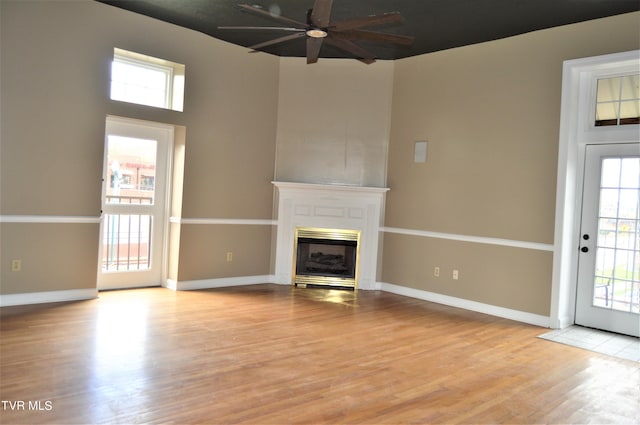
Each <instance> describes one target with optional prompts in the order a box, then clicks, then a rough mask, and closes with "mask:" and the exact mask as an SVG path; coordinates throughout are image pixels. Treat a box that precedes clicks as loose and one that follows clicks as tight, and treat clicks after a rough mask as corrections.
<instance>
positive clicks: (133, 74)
mask: <svg viewBox="0 0 640 425" xmlns="http://www.w3.org/2000/svg"><path fill="white" fill-rule="evenodd" d="M184 70H185V67H184V65H182V64H178V63H175V62H171V61H167V60H164V59H159V58H154V57H151V56H146V55H141V54H139V53H135V52H129V51H127V50H122V49H118V48H116V49H114V51H113V63H112V65H111V99H113V100H119V101H123V102H130V103H137V104H139V105H147V106H154V107H156V108H164V109H173V110H175V111H182V109H183V98H184Z"/></svg>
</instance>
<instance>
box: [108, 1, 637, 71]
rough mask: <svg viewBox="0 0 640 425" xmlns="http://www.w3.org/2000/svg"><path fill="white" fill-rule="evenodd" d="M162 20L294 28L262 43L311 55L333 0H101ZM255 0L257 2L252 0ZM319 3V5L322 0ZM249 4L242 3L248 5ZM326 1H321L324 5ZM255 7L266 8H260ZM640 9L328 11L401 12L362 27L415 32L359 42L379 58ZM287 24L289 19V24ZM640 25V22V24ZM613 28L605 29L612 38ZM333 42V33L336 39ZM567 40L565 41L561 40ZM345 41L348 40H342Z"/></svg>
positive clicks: (420, 6)
mask: <svg viewBox="0 0 640 425" xmlns="http://www.w3.org/2000/svg"><path fill="white" fill-rule="evenodd" d="M97 1H100V2H102V3H106V4H109V5H112V6H116V7H119V8H122V9H126V10H129V11H132V12H136V13H140V14H143V15H146V16H149V17H152V18H156V19H159V20H162V21H166V22H170V23H173V24H176V25H179V26H182V27H185V28H190V29H192V30H195V31H199V32H202V33H204V34H207V35H209V36H211V37H214V38H217V39H220V40H224V41H227V42H230V43H233V44H237V45H239V46H244V47H249V46H255V45H259V44H262V43H265V42H267V41H269V40H273V39H276V38H280V37H283V36H287V35H291V37H289V39H288V40H286V41H282V42H279V43H274V44H270V45H267V46H264V47H260V48H259V50H261V51H264V52H267V53H271V54H274V55H277V56H284V57H305V56H307V43H308V42H307V43H305V39H307V38H309V37H306V36H305V33H304V30H305V29H308V28H309V25H303V26H302V27H304V26H306V28H302V29H303V31H302V32H301V33H299V35H300V36H299V37H296V36H295V35H293V34H294V33H293V32H292V31H295V30H294V29H293V28H290V27H295V28H299V27H301V26H300V25H295V23H291V22H287V20H286V19H283V18H288V19H290V20H293V21H296V22H299V23H304V24H307V23H308V20H307V16H308V15H307V14H308V11H309V10H310V9H312V8H313V7H314V4H316V3H315V2H316V1H319V2H320V3H325V4H327V3H328V4H330V3H331V1H328V0H245V1H235V0H97ZM249 1H250V3H248V2H249ZM320 3H317V4H320ZM243 4H244V5H245V6H242V5H243ZM317 8H319V7H317ZM256 9H259V10H261V11H263V13H259V11H258V13H256V12H257V11H256ZM637 10H640V1H639V0H333V5H332V7H331V8H330V11H329V12H328V15H329V19H330V22H331V24H333V23H334V22H343V21H351V20H353V19H354V18H361V17H364V16H370V15H381V14H385V13H390V12H399V13H400V14H401V15H402V17H403V18H404V19H403V21H402V22H397V21H398V20H395V19H386V20H383V21H381V22H379V25H371V26H369V25H367V26H366V27H362V28H359V30H366V31H375V32H381V33H385V34H397V35H403V36H410V37H415V40H414V41H413V43H412V44H411V45H402V44H396V43H389V42H381V41H379V40H375V39H374V40H373V41H372V40H363V39H361V38H362V37H360V38H359V39H358V40H354V41H353V42H354V43H355V44H356V45H357V47H358V48H362V49H364V50H366V51H367V52H370V53H371V55H372V56H373V58H377V59H385V60H392V59H400V58H405V57H410V56H416V55H421V54H425V53H431V52H436V51H439V50H445V49H450V48H454V47H460V46H465V45H470V44H476V43H481V42H485V41H490V40H496V39H500V38H505V37H510V36H513V35H518V34H523V33H527V32H531V31H536V30H541V29H545V28H551V27H556V26H561V25H567V24H572V23H577V22H582V21H587V20H591V19H597V18H603V17H607V16H613V15H618V14H623V13H628V12H633V11H637ZM283 23H284V24H286V25H283ZM229 26H232V27H233V26H243V27H246V26H248V27H289V28H288V30H275V29H222V28H220V27H229ZM639 31H640V29H639ZM606 36H607V34H602V37H606ZM329 41H330V40H329ZM557 42H558V43H562V40H558V41H557ZM343 47H344V46H343ZM318 56H319V57H320V58H353V57H356V56H357V55H355V54H354V51H353V50H349V49H347V50H345V49H344V48H340V46H336V45H335V44H334V43H333V44H332V43H328V42H325V43H323V44H322V45H321V48H320V51H319V53H318Z"/></svg>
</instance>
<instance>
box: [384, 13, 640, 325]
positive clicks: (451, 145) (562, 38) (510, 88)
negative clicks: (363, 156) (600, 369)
mask: <svg viewBox="0 0 640 425" xmlns="http://www.w3.org/2000/svg"><path fill="white" fill-rule="evenodd" d="M639 16H640V14H638V13H633V14H627V15H621V16H617V17H612V18H607V19H600V20H596V21H590V22H585V23H580V24H576V25H569V26H565V27H560V28H555V29H550V30H544V31H538V32H533V33H529V34H526V35H522V36H517V37H511V38H508V39H504V40H498V41H494V42H490V43H484V44H479V45H475V46H468V47H463V48H458V49H452V50H447V51H443V52H439V53H433V54H429V55H424V56H419V57H415V58H409V59H404V60H400V61H396V64H395V65H396V66H395V75H394V92H393V94H394V97H393V115H392V124H391V139H390V146H389V163H388V177H387V179H388V184H389V187H390V188H391V191H390V192H389V193H388V194H387V205H386V207H387V209H386V226H390V227H398V228H403V229H412V230H422V231H431V232H442V233H447V234H456V235H468V236H480V237H487V238H500V239H508V240H515V241H520V242H525V243H529V242H534V243H541V244H552V243H553V230H554V213H555V190H556V188H555V183H556V169H557V151H558V137H559V118H560V94H561V81H562V63H563V61H564V60H567V59H574V58H580V57H587V56H595V55H601V54H606V53H613V52H620V51H626V50H632V49H637V48H638V47H639V37H638V28H639V23H640V22H639ZM417 140H427V141H429V147H428V149H429V152H428V153H429V158H428V161H427V162H426V163H423V164H415V163H413V146H414V142H415V141H417ZM414 238H415V236H402V235H397V234H394V235H389V234H387V235H385V244H384V261H383V268H382V281H384V282H388V283H393V284H398V285H404V286H408V287H411V288H416V289H424V290H428V291H432V292H437V293H442V294H448V295H455V296H457V297H460V298H464V299H469V300H473V301H480V302H487V303H489V304H494V305H498V306H502V307H507V308H513V309H516V310H521V311H527V312H532V313H539V314H545V315H546V314H548V312H549V306H550V302H551V300H550V295H549V294H550V288H551V265H552V253H551V252H548V251H544V250H543V251H539V250H535V249H522V248H507V247H496V246H491V245H487V244H475V245H473V246H471V245H469V244H468V243H466V242H455V241H450V240H444V239H431V238H423V239H424V240H420V241H415V240H414ZM480 259H482V260H483V261H482V262H480V261H479V260H480ZM485 260H486V262H485ZM400 264H402V266H399V265H400ZM435 266H441V267H443V270H442V273H443V275H441V277H440V278H439V279H437V280H435V279H434V278H433V269H434V267H435ZM451 268H458V269H459V270H460V274H461V276H464V278H465V279H464V282H463V281H452V280H451V276H450V273H451Z"/></svg>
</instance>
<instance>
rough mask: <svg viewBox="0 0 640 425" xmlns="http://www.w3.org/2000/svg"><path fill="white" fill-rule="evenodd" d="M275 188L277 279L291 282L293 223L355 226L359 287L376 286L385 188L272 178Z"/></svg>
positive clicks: (299, 225) (300, 224)
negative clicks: (357, 234) (358, 238)
mask: <svg viewBox="0 0 640 425" xmlns="http://www.w3.org/2000/svg"><path fill="white" fill-rule="evenodd" d="M273 184H274V185H275V186H276V188H277V205H278V211H277V214H278V216H277V217H278V219H277V223H278V227H277V240H276V264H275V269H276V280H277V282H278V283H281V284H291V282H292V273H293V262H294V255H295V253H294V236H295V229H296V227H315V228H324V229H343V230H358V231H360V232H361V237H360V272H359V281H358V288H359V289H379V288H377V286H376V282H377V279H376V278H377V271H378V253H379V245H380V238H379V235H380V227H381V226H382V223H383V219H384V217H383V215H384V197H385V193H386V192H387V191H388V190H389V189H388V188H379V187H362V186H342V185H322V184H308V183H291V182H273Z"/></svg>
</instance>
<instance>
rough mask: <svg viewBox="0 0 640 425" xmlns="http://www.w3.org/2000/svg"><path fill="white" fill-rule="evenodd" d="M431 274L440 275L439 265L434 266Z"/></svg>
mask: <svg viewBox="0 0 640 425" xmlns="http://www.w3.org/2000/svg"><path fill="white" fill-rule="evenodd" d="M433 276H434V277H440V267H438V266H436V267H434V268H433Z"/></svg>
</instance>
